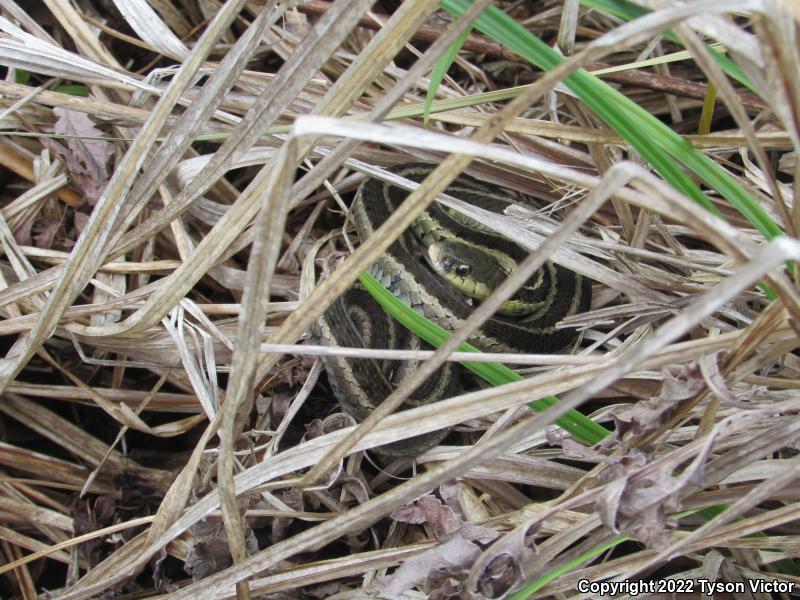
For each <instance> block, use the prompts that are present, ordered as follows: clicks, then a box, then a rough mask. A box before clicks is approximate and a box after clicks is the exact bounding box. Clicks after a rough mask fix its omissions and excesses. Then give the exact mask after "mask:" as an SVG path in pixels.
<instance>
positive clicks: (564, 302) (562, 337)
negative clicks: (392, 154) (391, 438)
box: [312, 163, 591, 456]
mask: <svg viewBox="0 0 800 600" xmlns="http://www.w3.org/2000/svg"><path fill="white" fill-rule="evenodd" d="M432 169H433V166H431V165H427V164H420V163H409V164H402V165H398V166H395V167H393V168H392V169H391V171H392V172H393V173H395V174H397V175H399V176H401V177H405V178H407V179H410V180H412V181H415V182H417V183H419V182H421V181H422V180H423V179H424V178H425V177H426V176H427V175H428V174H429V173H430V172H431V171H432ZM446 193H447V194H448V195H451V196H454V197H456V198H459V199H461V200H464V201H466V202H469V203H471V204H474V205H476V206H480V207H482V208H486V209H488V210H492V211H494V212H502V210H503V209H504V208H505V207H506V206H507V205H509V204H512V203H513V202H514V200H513V198H511V197H510V196H509V195H507V194H505V193H503V192H501V191H498V190H496V189H495V188H493V187H491V186H489V185H487V184H485V183H483V182H481V181H479V180H477V179H475V178H473V177H470V176H468V175H460V176H459V177H458V178H456V180H455V181H454V182H453V183H452V184H451V185H450V186H449V187H448V188H447V190H446ZM406 195H407V192H406V191H405V190H403V189H400V188H398V187H396V186H393V185H391V184H388V183H385V182H383V181H380V180H377V179H369V180H367V181H365V182H364V183H363V184H362V185H361V187H360V188H359V190H358V192H357V194H356V197H355V200H354V201H353V204H352V206H351V213H352V215H353V219H354V222H355V226H356V230H357V232H358V235H359V237H360V238H361V239H366V238H367V237H369V236H370V235H373V233H374V232H375V230H376V229H377V228H378V227H379V226H380V225H381V224H382V223H383V222H384V221H385V220H386V219H387V218H388V217H389V215H390V214H391V213H392V212H393V211H394V209H395V207H396V206H397V205H399V204H400V203H401V202H402V201H403V199H404V198H405V196H406ZM432 248H433V251H431V249H432ZM526 254H527V251H526V250H524V249H523V248H520V247H519V246H518V245H517V244H514V243H513V242H510V241H509V240H507V239H505V238H503V237H501V236H499V235H497V234H495V233H493V232H491V231H490V230H489V229H488V228H485V227H483V226H482V225H481V224H480V223H477V222H475V221H473V220H472V219H469V218H465V217H462V216H459V215H458V214H456V213H455V212H454V211H449V210H448V209H447V208H445V207H443V206H442V205H439V204H438V203H435V202H434V203H433V204H432V205H431V206H430V207H429V208H428V210H427V211H426V212H425V213H424V214H423V215H422V216H421V217H419V218H418V219H417V220H416V221H415V222H414V223H413V224H412V226H411V227H410V228H409V231H406V232H404V233H403V234H402V235H401V236H400V237H399V238H398V240H397V241H396V242H395V243H394V244H392V245H391V246H390V247H389V249H388V251H387V252H385V253H384V254H383V255H381V257H380V258H379V259H378V260H377V261H376V262H375V263H374V264H373V265H372V267H371V268H370V272H371V274H372V275H373V276H374V277H375V278H376V279H378V281H380V282H381V283H382V284H383V285H384V286H385V287H386V288H388V289H389V290H390V291H391V292H392V293H393V294H394V295H395V296H397V297H398V298H400V299H401V300H402V301H403V302H405V303H406V304H407V305H409V306H410V307H411V308H413V309H414V310H416V311H418V312H419V313H421V314H423V315H424V316H425V317H427V318H429V319H430V320H432V321H434V322H435V323H437V324H438V325H440V326H442V327H444V328H445V329H449V330H451V331H452V330H454V329H456V328H457V327H459V326H460V324H461V323H462V322H463V321H464V320H465V319H466V318H467V317H468V316H469V314H470V312H471V311H472V309H473V305H474V302H475V301H476V299H479V298H482V297H485V296H486V295H488V293H490V292H491V290H492V287H493V286H495V285H496V283H499V281H497V276H498V273H499V274H500V277H501V279H502V277H505V275H504V274H503V273H504V272H508V271H509V270H510V269H513V267H514V265H515V264H518V263H519V262H520V261H521V260H523V259H524V257H525V256H526ZM475 256H478V257H479V258H478V260H481V259H480V257H481V256H483V257H484V259H483V260H485V261H487V264H484V265H481V264H480V263H479V264H477V265H476V264H473V263H471V262H469V261H474V260H475V258H474V257H475ZM431 264H433V266H434V269H435V270H436V271H438V273H437V272H434V270H433V269H432V268H431ZM463 264H467V265H468V266H467V267H459V266H458V265H463ZM487 265H488V266H487ZM443 275H444V276H443ZM448 276H449V277H450V279H451V280H453V279H459V280H460V281H458V282H456V285H457V287H459V288H460V289H456V287H453V285H452V284H451V282H449V281H448V280H447V279H446V278H445V277H448ZM479 277H483V278H484V279H483V280H479V279H478V278H479ZM492 277H494V280H491V278H492ZM459 284H460V285H459ZM465 288H466V290H467V291H466V293H465V292H464V289H465ZM590 301H591V285H590V282H589V280H588V279H586V278H585V277H583V276H581V275H579V274H577V273H575V272H573V271H570V270H568V269H565V268H563V267H561V266H559V265H556V264H554V263H550V262H547V263H545V264H544V265H543V266H542V268H541V269H540V270H539V271H538V272H537V273H536V274H534V276H532V277H531V278H530V279H529V280H528V282H527V283H526V284H525V285H524V286H523V287H522V288H521V290H520V291H519V292H518V294H517V296H516V297H515V298H514V299H512V301H511V302H510V303H507V306H506V308H505V309H504V310H502V311H500V312H505V313H506V314H505V315H503V314H501V315H495V316H494V317H493V318H492V319H490V320H489V321H487V322H486V323H485V324H484V325H483V326H482V327H481V329H480V330H479V331H478V332H476V335H475V336H474V337H473V338H472V339H471V340H470V342H471V343H472V344H474V345H475V346H477V347H478V348H480V349H481V350H483V351H485V352H517V353H540V352H555V351H558V350H561V349H563V348H565V347H566V346H568V345H569V344H571V343H572V342H573V341H574V340H575V339H576V336H577V332H576V331H575V330H574V329H565V328H561V329H557V328H556V324H557V323H558V322H559V321H561V320H562V319H564V318H566V317H568V316H570V315H573V314H576V313H580V312H584V311H586V310H587V309H588V307H589V304H590ZM312 337H314V338H315V339H316V340H318V341H320V342H322V343H325V344H327V345H331V346H341V347H364V348H406V349H407V348H412V349H417V348H421V347H424V346H425V344H424V342H421V341H420V340H419V338H417V337H416V336H415V335H413V334H411V333H410V332H408V331H407V330H405V329H404V328H403V327H401V326H400V325H399V324H397V323H396V322H395V321H394V320H393V319H392V318H391V317H390V316H389V315H388V314H387V313H385V312H384V310H383V309H382V308H381V306H380V305H379V304H378V302H377V301H376V300H375V299H373V298H372V297H371V296H370V295H369V294H368V293H367V292H366V291H365V290H364V289H363V288H361V287H360V286H359V285H358V284H356V285H354V286H353V287H351V288H350V290H348V292H346V293H345V294H344V295H343V296H342V297H340V298H339V299H337V301H336V302H334V303H333V304H332V305H331V306H330V308H329V309H328V310H327V311H326V312H325V314H324V315H323V316H322V317H321V318H320V319H319V320H318V322H317V324H316V326H315V328H314V331H313V332H312ZM324 363H325V369H326V371H327V373H328V380H329V381H330V384H331V388H332V389H333V392H334V394H335V395H336V397H337V399H338V401H339V404H340V405H341V406H342V408H343V409H344V410H345V411H346V412H347V413H349V414H351V415H352V416H353V417H354V418H355V419H356V420H359V421H360V420H363V419H364V418H365V417H366V415H367V414H368V413H369V412H371V411H372V410H373V409H374V408H375V406H376V404H375V403H376V402H380V401H381V400H382V399H383V398H385V397H386V396H388V395H389V394H390V393H391V392H392V390H393V389H394V388H395V387H397V386H398V385H400V383H402V381H403V379H404V378H405V377H406V376H407V374H408V373H410V372H411V371H412V370H413V369H414V368H415V366H416V363H415V362H413V361H406V362H405V363H397V362H395V361H380V360H371V359H349V358H345V357H340V356H329V357H325V359H324ZM458 389H459V383H458V373H457V369H456V366H455V365H454V364H453V363H447V364H446V365H444V366H443V367H442V368H441V369H439V371H438V372H437V373H436V374H435V375H433V376H432V377H430V378H429V379H428V380H427V381H426V383H425V384H424V385H423V386H422V387H421V388H419V389H418V390H417V391H416V392H415V393H414V394H413V395H412V396H411V398H409V400H408V401H407V402H406V404H405V405H404V406H407V407H411V406H418V405H421V404H427V403H429V402H435V401H437V400H440V399H442V398H446V397H448V396H452V395H455V394H456V393H457V392H458ZM446 434H447V431H437V432H433V433H429V434H424V435H420V436H416V437H413V438H409V439H407V440H403V441H402V442H396V443H394V444H389V445H386V446H382V447H381V448H380V449H379V451H380V452H382V453H385V454H390V455H412V456H413V455H417V454H419V453H421V452H423V451H425V450H427V449H430V448H431V447H433V446H435V445H436V444H438V443H439V442H440V441H441V439H442V438H444V436H445V435H446Z"/></svg>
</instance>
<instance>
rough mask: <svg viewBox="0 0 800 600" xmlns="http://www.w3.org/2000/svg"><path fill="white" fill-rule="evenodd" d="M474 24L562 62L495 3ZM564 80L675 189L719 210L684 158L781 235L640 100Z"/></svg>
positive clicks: (763, 228) (454, 8)
mask: <svg viewBox="0 0 800 600" xmlns="http://www.w3.org/2000/svg"><path fill="white" fill-rule="evenodd" d="M470 3H471V0H443V2H442V6H443V7H444V8H445V9H446V10H448V11H450V12H451V13H453V14H455V15H460V14H462V13H463V12H464V11H465V10H466V9H467V7H469V5H470ZM475 27H476V28H477V29H479V30H480V31H482V32H483V33H485V34H486V35H488V36H489V37H491V38H492V39H494V40H495V41H497V42H498V43H500V44H502V45H503V46H505V47H507V48H509V49H510V50H512V51H514V52H516V53H517V54H519V55H520V56H522V57H524V58H526V59H527V60H529V61H530V62H532V63H533V64H535V65H537V66H538V67H540V68H541V69H544V70H550V69H552V68H554V67H555V66H557V65H558V64H559V63H560V62H562V61H563V58H562V57H561V56H560V55H559V54H558V53H556V52H555V51H554V50H553V49H552V48H550V47H549V46H547V44H545V43H544V42H542V41H541V40H540V39H539V38H537V37H536V36H535V35H533V34H531V33H530V32H529V31H528V30H527V29H525V28H524V27H523V26H522V25H520V24H519V23H517V22H516V21H515V20H514V19H512V18H511V17H509V16H508V15H506V14H505V13H504V12H502V11H501V10H499V9H498V8H497V7H495V6H490V7H489V8H487V10H486V11H485V12H484V13H483V14H482V15H481V16H480V17H479V18H478V20H477V21H476V23H475ZM564 83H565V84H566V85H567V86H569V88H570V89H571V90H572V91H573V92H575V94H576V95H577V96H578V97H579V98H580V99H581V100H582V101H583V102H584V103H585V104H586V105H587V106H588V107H589V108H591V109H592V110H593V111H594V112H595V114H597V116H598V117H600V118H601V119H603V120H604V121H605V122H606V123H607V124H608V125H609V126H610V127H611V128H612V129H614V131H616V132H617V133H618V134H619V135H620V136H622V137H623V138H624V139H625V140H626V141H627V142H628V143H630V144H631V145H632V146H633V147H634V148H635V149H636V150H637V151H638V152H639V153H640V154H641V155H642V156H643V157H644V158H645V159H646V160H647V161H648V162H650V164H651V165H652V166H653V168H654V169H655V170H656V171H657V172H658V173H659V174H660V175H661V176H662V177H663V178H664V179H665V180H666V181H668V182H669V183H670V184H671V185H672V186H673V187H674V188H675V189H677V190H679V191H680V192H681V193H683V194H685V195H686V196H688V197H690V198H692V199H693V200H695V201H696V202H697V203H698V204H700V205H701V206H704V207H705V208H706V209H708V210H709V211H711V212H713V213H715V214H719V211H718V210H717V209H716V208H715V207H714V205H713V204H712V203H711V201H710V200H709V199H708V198H706V196H705V195H704V194H703V192H702V191H701V190H700V188H699V187H698V186H697V184H695V182H694V181H693V180H692V179H691V177H689V175H688V174H687V173H685V172H684V171H683V170H682V168H681V166H680V165H679V164H678V163H682V164H683V166H684V167H686V168H688V169H689V170H691V171H692V172H694V173H695V174H696V175H697V176H699V177H700V178H701V179H702V180H703V181H705V183H706V184H707V185H708V186H709V187H711V188H712V189H714V190H716V191H717V192H718V193H719V194H721V195H722V196H723V197H724V198H726V199H727V200H728V201H729V202H730V203H731V205H732V206H734V207H735V208H736V209H737V210H738V211H739V212H740V213H741V214H742V215H743V216H744V217H745V218H746V219H747V220H748V221H749V222H750V223H751V224H752V225H753V226H754V227H755V228H756V229H758V231H760V232H761V233H762V234H763V235H764V237H765V238H767V239H771V238H773V237H775V236H776V235H779V234H780V232H781V230H780V228H779V227H778V226H777V225H776V224H775V223H774V221H772V219H771V218H770V217H769V215H768V214H767V213H766V211H765V210H764V209H763V208H762V207H761V206H760V205H759V204H758V203H756V202H755V201H754V200H753V199H752V198H751V197H750V196H749V195H748V194H747V193H746V192H745V191H744V190H743V189H742V188H741V187H740V186H739V185H738V184H737V183H736V182H735V181H734V180H733V179H732V178H731V176H730V175H728V173H726V172H725V171H724V170H723V169H722V168H721V167H720V166H719V165H717V164H716V163H715V162H714V161H713V160H711V159H710V158H709V157H707V156H706V155H704V154H703V153H702V152H699V151H698V150H696V149H695V148H694V147H693V146H692V145H691V144H690V143H689V142H687V141H686V140H684V139H683V138H682V137H681V136H680V135H678V134H677V133H675V132H674V131H672V130H671V129H670V128H669V127H667V126H666V125H665V124H664V123H662V122H661V121H659V120H658V119H656V118H655V117H653V116H652V115H650V114H649V113H648V112H647V111H645V110H644V109H643V108H642V107H640V106H639V105H637V104H636V103H635V102H632V101H631V100H630V99H628V98H627V97H626V96H624V95H623V94H621V93H620V92H618V91H617V90H615V89H614V88H612V87H610V86H609V85H607V84H605V83H604V82H603V81H601V80H600V79H598V78H597V77H594V76H593V75H591V74H589V73H587V72H586V71H583V70H579V71H576V72H574V73H572V74H571V75H569V76H568V77H566V78H565V79H564Z"/></svg>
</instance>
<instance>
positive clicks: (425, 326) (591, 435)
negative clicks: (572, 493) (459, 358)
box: [361, 273, 609, 445]
mask: <svg viewBox="0 0 800 600" xmlns="http://www.w3.org/2000/svg"><path fill="white" fill-rule="evenodd" d="M361 283H362V284H363V285H364V287H365V288H366V289H367V291H368V292H369V293H370V295H372V297H373V298H375V299H376V300H377V301H378V302H379V303H380V304H381V306H383V308H384V310H386V312H388V313H389V314H390V315H392V316H393V317H394V318H395V319H397V320H398V321H399V322H400V323H401V324H402V325H403V326H404V327H406V328H408V329H410V330H411V331H413V332H414V333H415V334H417V335H418V336H419V337H420V338H422V339H423V340H425V341H426V342H428V343H429V344H430V345H432V346H436V347H437V348H438V347H439V346H441V345H442V344H443V343H444V342H445V341H446V340H447V339H448V338H449V337H450V335H451V334H450V332H449V331H447V330H446V329H443V328H442V327H439V325H437V324H436V323H433V322H432V321H429V320H428V319H426V318H425V317H423V316H422V315H421V314H419V313H418V312H416V311H415V310H413V309H412V308H410V307H408V306H406V305H405V304H403V302H401V301H400V300H398V299H397V298H396V297H395V296H394V295H393V294H392V293H391V292H390V291H389V290H387V289H386V288H384V287H383V286H382V285H381V284H380V283H379V282H378V280H377V279H375V278H374V277H373V276H372V275H370V274H369V273H362V274H361ZM459 351H461V352H478V351H479V350H478V349H477V348H475V347H474V346H472V345H470V344H461V346H459ZM461 364H463V365H464V366H465V367H466V368H468V369H469V370H470V371H472V372H473V373H475V374H476V375H478V376H479V377H481V378H482V379H484V380H485V381H486V382H487V383H490V384H492V385H503V384H505V383H511V382H514V381H521V380H522V379H523V378H522V376H520V375H518V374H517V373H515V372H514V371H512V370H511V369H509V368H508V367H506V366H505V365H501V364H498V363H484V362H463V363H461ZM556 403H558V398H555V397H553V396H547V397H545V398H540V399H538V400H534V401H532V402H529V403H528V406H530V407H531V408H532V409H533V410H535V411H537V412H542V411H544V410H546V409H547V408H549V407H551V406H553V405H554V404H556ZM556 423H557V424H558V425H559V426H560V427H562V428H563V429H565V430H566V431H568V432H569V433H570V434H571V435H572V436H574V437H575V439H578V440H580V441H582V442H584V443H586V444H590V445H594V444H596V443H597V442H599V441H600V440H602V439H603V438H604V437H606V436H607V435H608V434H609V431H608V430H607V429H606V428H605V427H603V426H602V425H599V424H597V423H595V422H594V421H592V420H591V419H588V418H586V417H585V416H584V415H582V414H581V413H580V412H578V411H577V410H571V411H569V412H568V413H567V414H565V415H564V416H562V417H560V418H559V419H557V420H556Z"/></svg>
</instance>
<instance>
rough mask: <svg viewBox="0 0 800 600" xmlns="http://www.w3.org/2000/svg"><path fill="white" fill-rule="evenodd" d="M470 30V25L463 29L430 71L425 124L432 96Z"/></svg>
mask: <svg viewBox="0 0 800 600" xmlns="http://www.w3.org/2000/svg"><path fill="white" fill-rule="evenodd" d="M471 32H472V27H468V28H467V29H465V30H464V33H462V34H461V35H460V36H459V38H458V39H457V40H456V41H455V43H454V44H453V45H452V46H450V47H449V48H448V49H447V51H446V52H445V53H444V54H442V55H441V56H440V57H439V60H437V61H436V64H435V65H434V67H433V70H432V71H431V83H430V85H429V86H428V93H427V94H426V95H425V109H424V111H423V113H422V122H423V123H424V124H425V125H427V124H428V119H430V117H431V106H432V105H433V100H434V98H436V90H438V89H439V85H440V84H441V83H442V80H443V79H444V76H445V75H446V74H447V71H448V69H450V65H452V64H453V61H454V60H455V59H456V56H458V51H459V50H461V47H462V46H463V45H464V42H466V41H467V36H469V34H470V33H471Z"/></svg>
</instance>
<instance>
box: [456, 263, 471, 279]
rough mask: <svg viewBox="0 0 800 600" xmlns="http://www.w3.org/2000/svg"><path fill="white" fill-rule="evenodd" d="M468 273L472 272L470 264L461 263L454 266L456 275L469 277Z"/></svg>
mask: <svg viewBox="0 0 800 600" xmlns="http://www.w3.org/2000/svg"><path fill="white" fill-rule="evenodd" d="M470 273H472V267H471V266H470V265H466V264H464V263H461V264H459V265H457V266H456V275H458V276H459V277H469V274H470Z"/></svg>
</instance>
